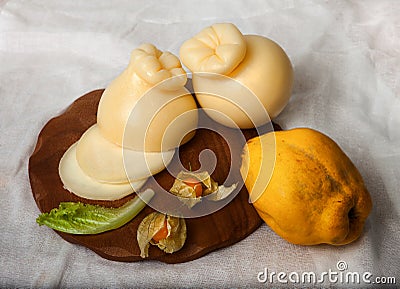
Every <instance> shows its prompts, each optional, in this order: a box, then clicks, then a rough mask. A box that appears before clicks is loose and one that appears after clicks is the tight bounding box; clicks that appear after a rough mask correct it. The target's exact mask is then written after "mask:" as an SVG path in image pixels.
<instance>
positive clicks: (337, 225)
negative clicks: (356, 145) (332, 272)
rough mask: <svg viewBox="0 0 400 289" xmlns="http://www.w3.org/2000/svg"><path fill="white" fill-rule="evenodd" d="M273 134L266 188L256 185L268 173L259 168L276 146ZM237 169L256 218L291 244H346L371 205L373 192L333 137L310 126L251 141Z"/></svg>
mask: <svg viewBox="0 0 400 289" xmlns="http://www.w3.org/2000/svg"><path fill="white" fill-rule="evenodd" d="M274 138H275V143H276V146H275V158H276V160H275V166H274V168H273V170H272V176H271V178H270V181H269V183H268V185H267V187H266V188H265V187H263V188H262V189H260V187H257V188H256V187H255V186H254V184H255V182H256V180H257V178H258V177H260V178H263V177H267V178H269V176H268V173H267V175H266V176H264V175H263V173H264V172H263V171H262V170H260V168H261V166H262V163H263V160H264V159H269V160H270V159H271V157H267V158H265V156H266V155H268V154H271V151H272V152H273V151H274V150H273V148H272V147H271V144H272V143H273V142H274V140H273V139H274ZM265 144H268V145H265ZM264 167H265V165H264ZM241 172H242V177H243V179H244V180H245V185H246V187H247V189H248V191H249V192H250V197H251V199H252V200H253V202H254V203H253V205H254V207H255V208H256V210H257V212H258V214H259V215H260V217H261V218H262V219H263V220H264V221H265V222H266V223H267V224H268V225H269V226H270V227H271V229H272V230H273V231H275V232H276V233H277V234H278V235H279V236H281V237H282V238H284V239H286V240H287V241H289V242H291V243H294V244H301V245H315V244H321V243H327V244H332V245H345V244H348V243H350V242H352V241H354V240H356V239H357V238H358V237H359V236H360V235H361V233H362V231H363V227H364V223H365V220H366V219H367V217H368V215H369V213H370V211H371V209H372V201H371V197H370V195H369V193H368V191H367V189H366V187H365V185H364V182H363V179H362V177H361V175H360V173H359V172H358V170H357V168H356V167H355V166H354V164H353V163H352V162H351V160H350V159H349V158H348V157H347V156H346V154H345V153H344V152H343V151H342V150H341V149H340V147H339V146H338V145H337V144H336V143H335V142H334V141H333V140H332V139H330V138H329V137H327V136H326V135H324V134H322V133H320V132H318V131H315V130H312V129H309V128H297V129H292V130H287V131H278V132H272V133H268V134H265V135H262V136H259V137H256V138H253V139H251V140H249V141H248V142H247V145H246V146H245V148H244V152H243V162H242V168H241ZM246 172H247V174H245V173H246ZM253 188H254V190H253ZM257 190H258V191H257ZM257 197H258V198H257ZM255 199H256V200H255Z"/></svg>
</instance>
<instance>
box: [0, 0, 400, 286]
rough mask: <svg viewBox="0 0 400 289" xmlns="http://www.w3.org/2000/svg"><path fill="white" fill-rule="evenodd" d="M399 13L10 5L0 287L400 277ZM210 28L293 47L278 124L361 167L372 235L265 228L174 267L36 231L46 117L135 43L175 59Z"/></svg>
mask: <svg viewBox="0 0 400 289" xmlns="http://www.w3.org/2000/svg"><path fill="white" fill-rule="evenodd" d="M398 15H400V1H396V0H393V1H388V0H385V1H384V0H382V1H374V0H371V1H329V2H328V1H312V0H309V1H289V0H288V1H278V0H277V1H261V0H259V1H225V0H224V1H218V2H217V1H211V0H201V1H177V0H174V1H172V0H171V1H170V0H169V1H162V2H161V1H155V0H147V1H139V0H137V1H114V2H112V1H49V0H48V1H19V0H16V1H4V0H3V1H0V132H1V137H0V157H1V159H0V196H1V201H0V217H1V219H0V232H1V238H0V287H17V286H18V287H22V286H26V287H172V286H174V287H193V286H196V287H245V286H248V287H257V286H259V287H266V286H271V284H270V283H266V284H261V283H259V282H258V281H257V274H258V272H260V271H262V270H264V268H268V270H269V271H275V272H280V271H283V272H287V273H289V272H292V271H295V272H299V273H301V272H305V271H313V272H316V273H319V272H324V271H328V270H329V269H331V270H336V271H337V268H336V264H337V262H338V261H339V260H343V261H346V262H347V264H348V271H353V272H361V273H362V272H366V271H368V272H371V273H372V274H373V275H374V276H394V277H396V279H397V283H398V284H399V283H400V273H399V272H400V271H399V269H398V268H399V267H400V256H399V251H400V218H399V214H400V189H399V188H400V180H399V179H400V178H399V176H400V96H399V91H400V81H399V79H400V70H399V67H400V57H399V52H400V18H399V17H398ZM214 22H233V23H235V24H236V25H237V26H238V27H239V29H241V31H242V32H243V33H251V34H261V35H264V36H267V37H269V38H272V39H273V40H275V41H276V42H278V43H279V44H280V45H281V46H282V47H284V49H285V50H286V52H287V53H288V55H289V57H290V59H291V61H292V63H293V66H294V72H295V82H294V88H293V95H292V98H291V100H290V103H289V104H288V106H287V107H286V109H285V110H284V111H283V113H282V114H281V115H280V116H279V117H278V118H277V119H276V122H277V123H279V124H280V125H281V126H282V127H283V128H285V129H289V128H293V127H300V126H307V127H312V128H315V129H318V130H320V131H322V132H324V133H325V134H327V135H329V136H330V137H332V138H333V139H334V140H335V141H336V142H338V143H339V145H340V146H341V147H342V148H343V150H344V151H345V152H346V153H347V154H348V156H349V157H350V158H351V159H352V160H353V162H354V163H355V164H356V166H357V167H358V168H359V170H360V172H361V174H362V176H363V177H364V180H365V183H366V185H367V187H368V189H369V191H370V193H371V195H372V199H373V203H374V208H373V211H372V213H371V215H370V217H369V219H368V221H367V223H366V226H365V233H364V234H363V235H362V237H361V238H360V239H359V240H358V241H356V242H355V243H352V244H350V245H348V246H344V247H332V246H328V245H322V246H314V247H302V246H295V245H292V244H289V243H287V242H285V241H284V240H282V239H281V238H280V237H278V236H277V235H276V234H275V233H273V232H272V231H271V230H270V229H269V228H268V227H267V226H266V225H263V226H262V227H261V228H260V229H258V230H257V231H256V232H255V233H253V234H252V235H250V236H249V237H248V238H246V239H245V240H243V241H241V242H239V243H237V244H235V245H233V246H231V247H229V248H226V249H223V250H219V251H216V252H213V253H211V254H208V255H206V256H205V257H202V258H200V259H198V260H195V261H193V262H189V263H184V264H177V265H166V264H163V263H159V262H140V263H119V262H113V261H108V260H105V259H102V258H101V257H99V256H97V255H96V254H95V253H93V252H92V251H90V250H88V249H86V248H84V247H80V246H77V245H72V244H70V243H67V242H66V241H64V240H63V239H61V238H60V237H59V236H58V235H57V234H55V233H54V232H53V231H52V230H50V229H48V228H46V227H39V226H38V225H37V224H36V223H35V218H36V217H37V215H38V214H39V210H38V208H37V207H36V205H35V202H34V200H33V197H32V193H31V189H30V185H29V179H28V169H27V168H28V158H29V156H30V154H31V153H32V152H33V149H34V146H35V143H36V138H37V135H38V133H39V131H40V130H41V128H42V127H43V126H44V124H45V123H46V122H47V121H48V120H49V119H50V118H52V117H54V116H56V115H58V114H60V113H62V112H63V110H64V109H65V108H66V107H67V106H68V105H69V104H70V103H71V102H72V101H74V100H75V99H76V98H78V97H79V96H81V95H83V94H84V93H86V92H89V91H91V90H94V89H98V88H104V87H105V86H106V85H107V84H108V83H109V82H110V81H111V80H112V79H113V78H114V77H116V76H117V75H118V74H119V73H120V72H121V71H122V70H123V69H124V67H125V66H126V64H127V63H128V59H129V53H130V51H131V50H132V49H134V48H135V47H136V46H138V45H139V44H141V43H143V42H152V43H154V44H155V45H156V46H158V47H159V48H160V49H162V50H170V51H171V52H173V53H175V54H177V53H178V51H179V47H180V45H181V44H182V42H183V41H184V40H186V39H188V38H189V37H191V36H193V35H194V34H195V33H197V32H198V31H199V30H201V29H202V28H204V27H205V26H208V25H211V24H213V23H214ZM272 285H273V286H276V287H277V286H289V285H290V286H291V287H293V286H296V284H290V283H289V284H279V283H278V282H276V283H274V284H272ZM322 285H323V286H325V287H329V286H331V287H349V285H345V284H340V283H336V284H333V283H329V282H327V283H324V284H320V285H317V286H322ZM297 286H300V284H297ZM303 286H304V287H308V286H309V284H308V286H307V284H305V285H303ZM352 286H356V285H352ZM359 286H361V287H366V284H360V285H359ZM375 286H376V285H375ZM392 286H393V285H392Z"/></svg>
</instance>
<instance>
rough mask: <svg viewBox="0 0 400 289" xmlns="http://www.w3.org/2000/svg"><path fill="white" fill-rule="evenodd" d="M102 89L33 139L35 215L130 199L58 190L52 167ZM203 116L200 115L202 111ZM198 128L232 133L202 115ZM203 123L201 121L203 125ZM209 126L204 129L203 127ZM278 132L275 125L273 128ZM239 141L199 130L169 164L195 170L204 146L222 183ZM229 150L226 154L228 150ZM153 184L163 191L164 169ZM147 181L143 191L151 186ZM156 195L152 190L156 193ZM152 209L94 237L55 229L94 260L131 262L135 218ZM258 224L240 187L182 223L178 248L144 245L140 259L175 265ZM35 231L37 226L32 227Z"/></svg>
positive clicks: (87, 120)
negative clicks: (63, 206) (230, 142)
mask: <svg viewBox="0 0 400 289" xmlns="http://www.w3.org/2000/svg"><path fill="white" fill-rule="evenodd" d="M103 91H104V90H95V91H92V92H90V93H88V94H86V95H84V96H82V97H80V98H79V99H77V100H76V101H75V102H74V103H73V104H72V105H71V106H70V107H69V108H68V109H67V110H66V111H65V112H64V113H63V114H61V115H60V116H58V117H55V118H53V119H51V120H50V121H49V122H48V123H47V124H46V125H45V126H44V128H43V129H42V131H41V132H40V134H39V136H38V140H37V144H36V148H35V150H34V152H33V154H32V156H31V157H30V159H29V178H30V183H31V188H32V194H33V197H34V199H35V201H36V204H37V206H38V208H39V209H40V211H41V212H48V211H50V210H51V209H53V208H55V207H58V205H59V203H60V202H63V201H75V202H76V201H81V202H85V203H91V204H100V205H103V206H113V207H116V206H120V205H121V204H123V203H124V202H126V201H127V200H128V199H130V198H132V197H133V196H132V195H131V196H128V197H125V198H124V199H121V200H118V201H113V202H110V201H93V200H87V199H83V198H80V197H77V196H75V195H73V194H71V193H70V192H68V191H67V190H65V189H64V188H63V184H62V182H61V180H60V177H59V175H58V164H59V161H60V159H61V157H62V156H63V154H64V152H65V151H66V150H67V149H68V148H69V147H70V146H71V145H72V144H73V143H74V142H76V141H77V140H78V139H79V138H80V137H81V135H82V134H83V132H84V131H85V130H86V129H88V128H89V127H90V126H91V125H93V124H94V123H95V122H96V113H97V106H98V102H99V100H100V97H101V94H102V93H103ZM203 114H204V113H203ZM200 121H201V122H203V123H202V124H203V125H213V126H219V129H221V130H223V131H224V133H229V132H230V131H233V130H232V129H228V128H225V127H223V126H221V125H218V124H216V123H215V122H213V121H212V120H211V119H209V118H208V117H206V116H205V115H202V116H201V117H200ZM204 122H205V123H204ZM208 127H209V126H208ZM278 129H280V128H279V126H276V125H275V130H278ZM242 132H243V135H244V136H245V138H246V140H247V139H249V138H252V137H254V136H256V135H257V131H256V130H243V131H242ZM243 145H244V143H237V144H235V145H234V146H233V147H232V146H230V147H228V146H227V143H226V142H224V141H223V138H222V137H221V136H220V135H219V134H218V133H215V132H214V131H211V130H207V129H199V130H198V131H197V132H196V135H195V137H194V138H193V139H192V140H191V141H190V142H188V143H187V144H185V145H183V146H181V147H180V148H179V154H178V153H177V154H175V157H174V159H173V161H172V163H171V165H173V164H174V162H178V161H179V159H180V161H181V162H182V164H189V163H190V164H191V166H192V169H194V170H196V169H198V167H199V166H200V163H199V160H198V156H199V153H200V152H201V151H202V150H203V149H205V148H208V149H210V150H212V151H213V152H214V153H215V155H216V157H217V167H216V170H215V171H214V172H213V173H212V178H213V179H215V180H216V181H217V182H218V183H220V184H222V183H223V182H224V181H225V178H226V177H227V174H228V171H229V169H230V164H231V156H232V164H233V166H234V167H233V168H232V169H233V171H234V174H233V176H234V177H237V178H240V174H239V167H240V155H241V150H242V147H243ZM229 149H231V150H232V152H231V153H230V152H229ZM154 179H155V181H156V182H157V183H158V184H159V185H161V186H162V187H163V188H164V189H165V190H167V191H168V190H169V189H170V187H171V186H172V183H173V181H174V178H173V177H172V176H171V175H170V174H169V173H168V172H167V171H166V170H164V171H163V172H161V173H159V174H157V175H156V176H154ZM153 185H154V184H151V182H148V183H146V184H145V186H144V188H146V187H154V186H153ZM156 193H157V192H156ZM153 211H154V210H153V209H152V208H151V207H149V206H147V207H146V208H145V209H144V210H143V211H142V212H140V214H139V215H138V216H136V218H134V219H133V220H132V221H130V222H129V223H128V224H126V225H124V226H122V227H121V228H119V229H116V230H113V231H108V232H105V233H101V234H97V235H72V234H67V233H62V232H58V231H56V232H57V233H58V234H59V235H60V236H61V237H62V238H64V239H65V240H67V241H68V242H71V243H76V244H79V245H82V246H85V247H87V248H89V249H91V250H93V251H94V252H96V253H97V254H99V255H100V256H102V257H104V258H106V259H110V260H115V261H126V262H134V261H141V260H143V259H142V258H141V257H140V250H139V246H138V243H137V240H136V231H137V227H138V225H139V223H140V222H141V220H142V219H143V218H144V217H145V216H147V215H148V214H150V213H151V212H153ZM261 224H262V220H261V219H260V218H259V216H258V214H257V212H256V211H255V209H254V208H253V206H252V205H251V204H249V202H248V193H247V190H246V188H245V186H243V187H242V188H241V190H240V192H239V193H238V194H237V196H236V197H235V198H234V199H233V200H232V201H231V202H230V203H229V204H227V205H226V206H225V207H223V208H222V209H220V210H218V211H216V212H214V213H212V214H210V215H206V216H203V217H197V218H188V219H186V225H187V240H186V242H185V245H184V247H183V248H182V249H181V250H180V251H178V252H175V253H173V254H167V253H164V252H163V251H161V250H159V249H158V248H157V247H156V246H150V250H149V257H148V258H147V259H146V260H149V259H150V260H159V261H162V262H165V263H181V262H187V261H191V260H194V259H196V258H199V257H201V256H203V255H205V254H207V253H209V252H211V251H213V250H216V249H219V248H223V247H226V246H229V245H232V244H234V243H236V242H238V241H240V240H242V239H244V238H245V237H247V236H248V235H249V234H251V233H252V232H254V231H255V230H256V229H257V228H258V227H259V226H260V225H261ZM38 230H40V228H39V227H38Z"/></svg>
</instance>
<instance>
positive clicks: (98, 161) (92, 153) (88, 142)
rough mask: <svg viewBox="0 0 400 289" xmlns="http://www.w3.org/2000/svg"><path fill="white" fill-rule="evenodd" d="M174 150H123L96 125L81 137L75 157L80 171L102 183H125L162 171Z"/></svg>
mask: <svg viewBox="0 0 400 289" xmlns="http://www.w3.org/2000/svg"><path fill="white" fill-rule="evenodd" d="M174 154H175V150H169V151H166V152H161V153H155V152H154V153H146V152H143V151H133V150H129V149H126V148H122V147H120V146H118V145H116V144H113V143H112V142H110V141H108V140H107V139H105V138H104V137H103V135H102V133H101V131H100V129H99V126H98V125H97V124H95V125H93V126H92V127H90V128H89V129H88V130H87V131H86V132H85V133H84V134H83V135H82V137H81V138H80V140H79V141H78V144H77V148H76V158H77V161H78V164H79V166H80V168H81V169H82V171H83V172H84V173H85V174H87V175H88V176H90V177H91V178H94V179H96V180H97V181H99V182H104V183H126V182H128V181H138V180H141V179H144V178H148V177H150V176H152V175H154V174H157V173H158V172H160V171H162V170H163V169H165V167H166V166H167V165H168V164H169V163H170V162H171V160H172V158H173V156H174Z"/></svg>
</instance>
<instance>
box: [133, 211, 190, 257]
mask: <svg viewBox="0 0 400 289" xmlns="http://www.w3.org/2000/svg"><path fill="white" fill-rule="evenodd" d="M165 219H167V228H168V235H167V237H166V238H165V239H164V240H160V241H159V242H158V243H155V242H154V241H153V240H152V239H153V237H154V236H155V235H156V234H157V232H158V231H159V230H160V229H161V228H162V227H163V226H164V221H165ZM137 241H138V244H139V248H140V257H142V258H146V257H148V256H149V247H150V244H151V245H157V246H158V247H159V248H160V249H161V250H163V251H164V252H166V253H173V252H176V251H178V250H180V249H181V248H182V247H183V245H184V244H185V241H186V222H185V220H184V219H182V218H177V217H172V216H167V215H165V214H161V213H159V212H153V213H151V214H149V215H148V216H146V217H145V218H144V219H143V220H142V222H141V223H140V224H139V227H138V230H137Z"/></svg>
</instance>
